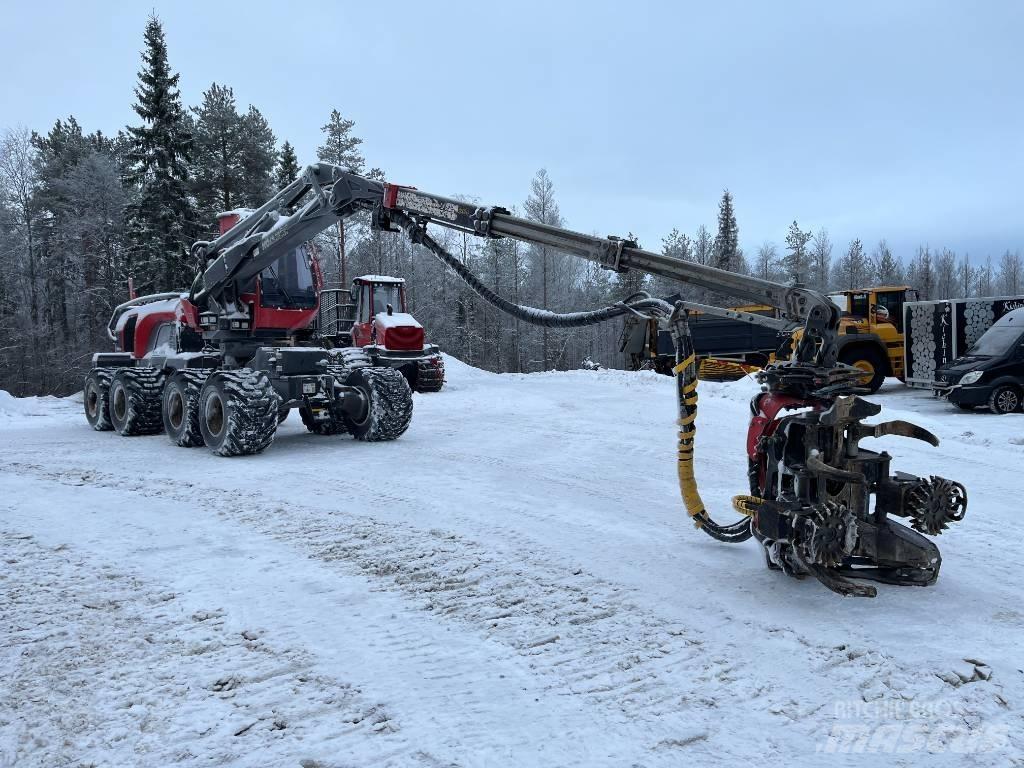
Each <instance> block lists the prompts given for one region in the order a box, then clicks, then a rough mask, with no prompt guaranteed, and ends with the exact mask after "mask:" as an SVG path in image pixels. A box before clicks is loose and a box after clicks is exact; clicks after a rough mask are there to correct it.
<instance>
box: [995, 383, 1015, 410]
mask: <svg viewBox="0 0 1024 768" xmlns="http://www.w3.org/2000/svg"><path fill="white" fill-rule="evenodd" d="M1020 402H1021V401H1020V390H1019V389H1017V387H1015V386H1013V385H1012V384H1002V385H1000V386H998V387H996V388H995V389H993V390H992V394H991V395H989V397H988V409H989V410H990V411H992V413H999V414H1003V413H1014V412H1015V411H1019V410H1020Z"/></svg>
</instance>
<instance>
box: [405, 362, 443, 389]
mask: <svg viewBox="0 0 1024 768" xmlns="http://www.w3.org/2000/svg"><path fill="white" fill-rule="evenodd" d="M443 386H444V360H442V359H441V358H440V357H436V358H430V359H428V360H420V361H419V362H417V363H416V383H415V384H414V385H413V389H414V390H416V391H417V392H440V391H441V388H442V387H443Z"/></svg>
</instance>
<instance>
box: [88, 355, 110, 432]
mask: <svg viewBox="0 0 1024 768" xmlns="http://www.w3.org/2000/svg"><path fill="white" fill-rule="evenodd" d="M116 371H117V369H116V368H115V369H113V370H112V369H110V368H93V369H92V370H91V371H89V373H88V375H87V376H86V377H85V387H84V388H83V390H82V401H83V403H84V405H85V420H86V421H88V422H89V426H90V427H92V428H93V429H95V430H96V431H97V432H107V431H109V430H111V429H113V428H114V425H113V424H112V423H111V422H110V380H111V379H112V378H113V377H114V373H116Z"/></svg>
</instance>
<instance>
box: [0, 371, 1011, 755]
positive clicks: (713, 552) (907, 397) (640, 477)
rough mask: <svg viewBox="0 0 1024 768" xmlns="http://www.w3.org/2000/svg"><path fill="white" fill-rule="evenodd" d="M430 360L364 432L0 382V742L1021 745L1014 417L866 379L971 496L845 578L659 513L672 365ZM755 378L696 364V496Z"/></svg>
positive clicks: (726, 450) (218, 750)
mask: <svg viewBox="0 0 1024 768" xmlns="http://www.w3.org/2000/svg"><path fill="white" fill-rule="evenodd" d="M446 364H447V366H448V379H449V384H448V385H447V386H446V388H445V390H444V391H443V392H441V393H439V394H436V395H423V396H421V395H417V396H416V404H415V409H416V410H415V416H414V418H413V424H412V427H411V428H410V429H409V431H408V432H407V433H406V435H405V436H403V437H402V438H401V439H400V440H399V441H397V442H395V443H385V444H363V443H358V442H355V441H353V440H351V439H350V438H348V437H318V436H314V435H309V434H307V433H306V432H305V431H304V430H303V428H302V425H301V423H299V420H298V418H296V417H295V416H294V415H293V416H292V418H291V419H290V420H289V421H287V422H286V423H285V424H284V425H282V428H281V431H280V432H279V435H278V439H277V440H276V442H275V443H274V445H273V446H272V447H271V448H270V449H269V450H268V451H267V452H266V453H265V454H263V455H261V456H256V457H246V458H240V459H222V458H217V457H214V456H211V455H209V454H208V453H207V452H206V451H204V450H202V449H192V450H187V449H182V448H176V447H174V446H172V445H171V443H170V442H169V441H168V440H167V439H166V438H165V437H164V436H155V437H142V438H131V439H129V438H121V437H118V436H117V435H115V434H113V433H95V432H92V431H91V430H89V428H88V427H87V425H86V423H85V419H84V417H83V416H82V415H81V412H80V408H81V405H80V403H78V402H75V401H74V400H72V399H68V400H56V399H47V398H40V399H32V400H15V399H13V398H10V397H8V396H5V395H3V394H0V536H2V538H0V541H2V563H0V649H2V654H0V663H2V675H0V766H7V765H16V766H64V765H68V766H79V765H96V766H169V765H189V766H192V765H196V766H198V765H204V766H206V765H239V766H242V765H245V766H260V768H266V767H267V766H304V767H305V768H312V767H314V766H319V767H321V768H326V767H327V766H332V767H333V766H369V765H374V766H378V765H396V766H405V765H421V766H449V765H459V766H490V765H500V766H534V765H536V766H562V765H577V766H604V765H614V766H662V765H663V766H679V765H698V766H707V765H735V764H739V763H741V762H743V763H746V764H752V763H754V761H756V764H759V765H778V766H821V765H826V764H827V765H846V764H856V765H868V766H872V765H880V766H881V765H887V766H889V765H897V766H912V765H913V766H916V765H923V764H926V763H927V764H928V765H939V766H952V765H965V764H968V763H970V764H972V765H980V766H1005V765H1008V764H1009V765H1024V600H1022V594H1024V589H1022V587H1024V577H1022V565H1021V561H1022V551H1024V536H1022V535H1021V530H1022V527H1021V525H1022V516H1021V513H1022V499H1024V415H1016V416H1006V417H995V416H990V415H987V414H983V413H977V414H965V413H961V412H959V411H956V410H954V409H952V408H951V407H950V406H947V405H945V404H944V403H940V402H935V401H933V400H931V399H930V398H929V397H928V396H927V395H925V394H922V393H919V392H914V391H910V390H906V389H904V388H902V387H901V386H900V385H898V384H896V383H892V384H889V385H887V386H886V387H885V389H884V390H883V391H882V393H880V395H879V396H878V398H879V400H880V401H881V402H882V403H883V404H884V405H885V406H886V408H885V410H884V411H883V416H884V417H885V418H907V419H910V420H913V421H916V422H917V423H920V424H921V425H922V426H924V427H926V428H928V429H931V430H932V431H934V432H936V433H937V434H938V435H939V436H940V437H941V438H942V439H943V444H942V446H941V447H939V448H937V449H934V448H931V447H930V446H927V445H925V444H923V443H918V442H915V441H910V440H900V439H897V438H886V439H885V440H884V441H880V442H884V444H886V445H887V447H889V449H890V451H891V452H892V453H894V454H895V455H896V457H897V458H896V461H895V462H894V467H895V468H896V469H901V470H905V471H909V472H914V473H916V474H921V475H928V474H941V475H945V476H948V477H951V478H954V479H959V480H961V481H963V482H964V483H965V484H966V485H967V487H968V491H969V494H970V506H969V509H968V514H967V517H966V519H965V520H964V522H963V523H961V524H959V525H956V526H954V527H953V528H952V529H951V530H950V531H949V532H948V533H947V534H946V535H945V536H943V537H940V538H939V540H938V543H939V545H940V547H941V550H942V554H943V557H944V562H943V567H942V575H941V577H940V579H939V582H938V584H937V585H935V586H933V587H929V588H924V589H920V588H910V587H886V586H880V588H879V596H878V597H877V598H876V599H874V600H856V599H843V598H840V597H838V596H836V595H834V594H832V593H831V592H828V591H827V590H826V589H825V588H824V587H822V586H821V585H820V584H818V583H816V582H815V581H813V580H805V581H802V582H801V581H796V580H793V579H789V578H786V577H785V576H782V575H780V574H778V573H775V572H770V571H768V570H767V569H766V568H765V567H764V563H763V559H762V556H761V553H760V551H759V549H758V547H757V545H756V544H755V543H754V542H747V543H746V544H744V545H740V546H728V545H724V544H718V543H716V542H714V541H712V540H711V539H709V538H708V537H706V536H704V535H703V534H701V533H700V532H699V531H696V530H694V528H693V527H692V526H691V525H690V524H689V522H688V521H687V518H686V515H685V513H684V511H683V509H682V506H681V503H680V501H679V499H678V490H677V487H676V479H675V465H674V445H675V434H674V423H673V420H674V401H673V389H672V382H671V380H670V379H668V378H666V377H659V376H657V375H654V374H635V373H624V372H617V371H600V372H583V371H579V372H569V373H550V374H534V375H528V376H520V375H494V374H488V373H483V372H480V371H477V370H474V369H472V368H469V367H467V366H465V365H462V364H460V363H458V362H457V361H455V360H452V359H448V360H447V361H446ZM754 389H755V385H754V384H753V383H752V382H751V381H749V380H747V381H741V382H736V383H733V384H705V385H702V388H701V414H700V424H701V429H700V432H699V435H698V442H699V447H698V459H697V463H698V466H697V471H698V476H699V478H700V480H701V488H702V491H703V494H704V497H705V501H706V502H707V503H708V506H709V508H710V509H711V510H712V512H713V514H715V516H716V517H718V518H720V519H724V520H731V519H733V513H732V512H731V511H730V508H729V498H730V497H731V496H732V495H733V494H734V493H738V492H742V491H743V489H744V487H745V477H744V470H745V460H744V457H743V441H744V431H745V427H746V422H747V420H748V418H749V411H748V406H747V401H748V398H749V396H750V394H751V392H752V391H753V390H754ZM967 752H970V753H972V754H970V755H968V754H965V753H967Z"/></svg>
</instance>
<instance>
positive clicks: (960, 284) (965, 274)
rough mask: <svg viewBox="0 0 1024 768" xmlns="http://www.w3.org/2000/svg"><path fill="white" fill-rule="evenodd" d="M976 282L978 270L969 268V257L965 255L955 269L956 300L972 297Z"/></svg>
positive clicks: (967, 254)
mask: <svg viewBox="0 0 1024 768" xmlns="http://www.w3.org/2000/svg"><path fill="white" fill-rule="evenodd" d="M977 280H978V270H977V269H975V268H974V267H972V266H971V255H970V254H969V253H965V254H964V257H963V258H962V259H961V260H960V264H959V265H958V266H957V268H956V282H957V298H961V299H965V298H967V297H969V296H973V295H974V288H975V283H976V282H977Z"/></svg>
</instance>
